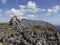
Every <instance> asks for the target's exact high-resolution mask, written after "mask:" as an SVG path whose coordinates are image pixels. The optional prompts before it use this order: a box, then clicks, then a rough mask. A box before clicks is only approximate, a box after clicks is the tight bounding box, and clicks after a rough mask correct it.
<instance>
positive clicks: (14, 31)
mask: <svg viewBox="0 0 60 45" xmlns="http://www.w3.org/2000/svg"><path fill="white" fill-rule="evenodd" d="M0 45H60V33H59V32H56V31H54V32H52V31H49V30H43V31H40V30H35V31H32V30H31V29H25V30H22V29H21V24H20V21H19V20H18V19H17V17H16V16H14V17H13V18H12V19H11V21H10V22H9V25H6V26H5V27H4V26H3V25H1V26H0Z"/></svg>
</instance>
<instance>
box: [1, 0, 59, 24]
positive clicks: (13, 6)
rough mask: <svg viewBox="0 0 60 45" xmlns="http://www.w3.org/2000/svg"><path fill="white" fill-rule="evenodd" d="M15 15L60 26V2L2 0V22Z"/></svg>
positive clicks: (51, 0)
mask: <svg viewBox="0 0 60 45" xmlns="http://www.w3.org/2000/svg"><path fill="white" fill-rule="evenodd" d="M14 15H16V16H17V17H18V18H21V19H22V18H26V19H31V20H43V21H46V22H49V23H52V24H56V25H60V0H0V21H1V22H6V21H9V19H10V18H11V17H13V16H14Z"/></svg>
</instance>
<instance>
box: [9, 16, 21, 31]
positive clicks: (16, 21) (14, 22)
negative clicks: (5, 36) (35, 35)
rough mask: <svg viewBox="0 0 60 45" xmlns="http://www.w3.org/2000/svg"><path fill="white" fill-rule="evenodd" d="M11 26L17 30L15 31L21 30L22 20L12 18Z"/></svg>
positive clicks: (15, 17)
mask: <svg viewBox="0 0 60 45" xmlns="http://www.w3.org/2000/svg"><path fill="white" fill-rule="evenodd" d="M10 25H11V26H12V27H13V28H14V29H15V30H19V28H20V25H21V24H20V20H19V19H18V18H17V16H14V17H12V18H11V20H10Z"/></svg>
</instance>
